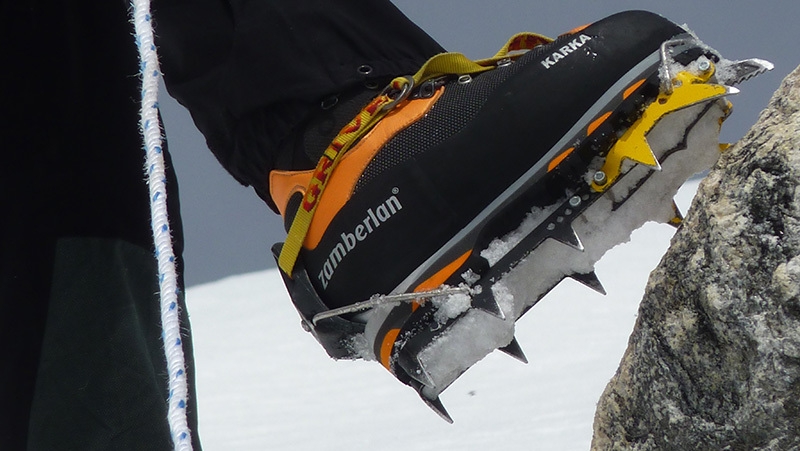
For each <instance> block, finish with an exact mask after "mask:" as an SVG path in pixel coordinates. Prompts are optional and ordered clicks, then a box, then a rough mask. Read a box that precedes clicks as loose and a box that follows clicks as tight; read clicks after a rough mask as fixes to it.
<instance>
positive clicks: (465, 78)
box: [458, 74, 472, 85]
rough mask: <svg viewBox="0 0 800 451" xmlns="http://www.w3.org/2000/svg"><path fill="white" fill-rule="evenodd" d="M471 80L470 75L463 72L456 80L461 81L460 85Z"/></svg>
mask: <svg viewBox="0 0 800 451" xmlns="http://www.w3.org/2000/svg"><path fill="white" fill-rule="evenodd" d="M471 81H472V76H470V75H469V74H465V75H462V76H460V77H458V82H459V83H461V84H462V85H465V84H467V83H469V82H471Z"/></svg>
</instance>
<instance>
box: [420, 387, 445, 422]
mask: <svg viewBox="0 0 800 451" xmlns="http://www.w3.org/2000/svg"><path fill="white" fill-rule="evenodd" d="M419 397H420V398H422V402H424V403H425V404H426V405H427V406H428V407H430V408H431V409H433V411H434V412H436V414H437V415H439V416H440V417H442V419H443V420H444V421H447V422H448V423H450V424H453V418H452V417H451V416H450V414H449V413H447V409H445V408H444V404H442V401H441V400H440V399H439V397H438V396H437V397H435V398H433V399H431V398H428V397H427V396H425V395H424V394H423V393H422V392H421V391H420V392H419Z"/></svg>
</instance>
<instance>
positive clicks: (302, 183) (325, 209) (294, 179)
mask: <svg viewBox="0 0 800 451" xmlns="http://www.w3.org/2000/svg"><path fill="white" fill-rule="evenodd" d="M442 92H444V88H439V89H438V90H437V91H436V92H435V93H434V95H433V96H432V97H430V98H428V99H418V100H412V101H410V102H407V103H406V104H405V105H402V106H401V107H398V108H396V109H394V110H392V111H391V112H390V113H389V114H387V115H386V117H384V118H383V119H381V121H380V122H378V124H377V125H375V128H373V129H372V130H370V131H369V132H368V133H367V134H366V135H365V136H364V137H363V138H361V140H360V141H359V142H358V143H356V144H355V145H354V146H353V148H352V149H350V150H349V151H348V152H347V153H346V154H345V155H344V156H343V157H342V159H341V162H340V163H339V165H338V166H337V168H336V170H335V171H334V172H333V173H332V174H331V175H330V177H331V179H330V181H329V184H330V187H331V188H330V189H328V190H326V191H325V193H324V194H323V195H322V198H321V200H320V202H319V205H318V206H317V210H316V212H315V213H314V218H313V219H312V221H311V227H310V228H309V230H308V235H306V238H305V241H304V243H303V247H305V248H307V249H314V248H316V247H317V245H318V244H319V242H320V240H321V239H322V235H323V234H324V233H325V230H327V228H328V225H330V223H331V221H332V220H333V218H334V217H335V216H336V214H337V213H339V210H341V209H342V207H343V206H344V204H346V203H347V201H348V200H350V196H351V195H352V194H353V189H354V188H355V186H356V183H357V182H358V179H359V178H360V177H361V174H363V173H364V170H365V169H366V168H367V165H368V164H369V163H370V161H372V159H373V158H375V155H376V154H377V153H378V152H379V151H380V150H381V149H382V148H383V146H384V145H385V144H386V142H387V141H389V140H390V139H392V138H393V137H394V136H395V135H397V134H398V133H400V132H401V131H403V130H404V129H405V128H406V127H408V126H409V125H411V124H413V123H415V122H416V121H418V120H419V119H420V118H421V117H422V116H424V115H425V114H427V113H428V111H430V109H431V107H433V105H434V104H435V103H436V101H437V100H439V97H441V95H442ZM313 172H314V171H313V170H308V171H272V172H270V174H269V185H270V186H269V191H270V195H272V199H273V200H274V201H275V204H276V205H277V206H278V209H279V210H280V212H281V215H283V216H284V217H285V216H286V204H287V203H288V202H289V198H290V197H291V196H292V194H294V193H297V192H299V193H301V194H303V195H305V191H306V189H307V187H308V185H309V182H310V180H311V177H312V174H313Z"/></svg>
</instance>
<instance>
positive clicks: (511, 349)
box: [497, 337, 528, 363]
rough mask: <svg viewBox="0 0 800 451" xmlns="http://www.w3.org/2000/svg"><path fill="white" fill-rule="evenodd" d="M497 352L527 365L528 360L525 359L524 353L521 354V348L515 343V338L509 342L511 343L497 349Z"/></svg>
mask: <svg viewBox="0 0 800 451" xmlns="http://www.w3.org/2000/svg"><path fill="white" fill-rule="evenodd" d="M497 349H498V350H500V351H502V352H504V353H506V354H508V355H510V356H511V357H514V358H515V359H517V360H519V361H520V362H522V363H528V358H527V357H525V353H524V352H522V347H521V346H520V345H519V342H518V341H517V337H514V338H513V339H512V340H511V343H509V344H507V345H505V346H503V347H502V348H497Z"/></svg>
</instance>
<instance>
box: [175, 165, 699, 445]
mask: <svg viewBox="0 0 800 451" xmlns="http://www.w3.org/2000/svg"><path fill="white" fill-rule="evenodd" d="M697 185H698V182H697V181H690V182H689V183H687V184H686V185H684V187H683V188H682V189H681V191H680V192H679V193H678V196H677V197H676V201H677V203H678V205H679V206H680V207H681V210H682V211H684V212H686V211H687V210H688V207H689V205H690V202H691V199H692V197H693V195H694V193H695V191H696V189H697ZM688 214H691V213H688ZM673 234H674V229H673V228H672V227H670V226H667V225H661V224H653V223H648V224H646V225H645V226H644V227H643V228H641V229H639V230H638V231H636V232H634V234H633V236H632V239H631V242H629V243H626V244H623V245H619V246H617V247H615V248H614V249H612V250H611V251H609V252H608V253H607V254H606V255H605V257H604V258H603V260H601V261H600V263H598V265H597V274H598V276H599V278H600V280H601V281H602V282H603V284H604V286H605V288H606V291H608V295H607V296H601V295H599V294H597V293H595V292H593V291H592V290H590V289H588V288H586V287H584V286H583V285H580V284H579V283H577V282H573V281H572V280H565V281H564V282H562V283H561V284H560V285H559V286H558V287H556V289H554V290H553V291H552V292H550V294H548V295H547V296H546V297H545V298H544V299H543V300H542V301H541V302H540V303H539V304H537V305H536V306H535V307H534V308H533V309H531V310H530V311H529V312H528V313H527V314H526V315H525V316H524V317H523V318H522V319H521V320H520V321H519V322H518V323H517V338H518V340H519V342H520V344H521V345H522V348H523V349H524V351H525V353H526V355H527V357H528V360H529V361H530V363H529V364H527V365H524V364H522V363H520V362H518V361H516V360H514V359H512V358H511V357H509V356H507V355H505V354H502V353H500V352H495V353H493V354H491V355H489V356H488V357H487V358H485V359H484V360H483V361H481V362H479V363H478V364H477V365H475V366H474V367H472V368H471V369H470V370H469V371H467V372H466V373H465V374H464V375H463V376H462V377H461V378H460V379H459V380H458V381H456V382H455V383H454V384H453V385H452V386H451V387H450V388H448V389H447V390H446V391H445V392H444V393H443V394H442V396H441V399H442V402H443V403H444V405H445V407H446V408H447V409H448V411H449V412H450V414H451V416H452V417H453V419H454V420H455V424H453V425H450V424H447V423H446V422H444V421H443V420H441V419H440V418H439V417H438V416H437V415H436V414H435V413H434V412H433V411H431V410H430V409H429V408H428V407H427V406H425V404H423V403H422V401H421V400H420V399H419V397H418V396H417V394H416V393H415V392H414V391H413V390H412V389H411V388H409V387H406V386H404V385H402V384H400V383H399V382H398V381H396V380H395V379H394V378H393V377H392V376H391V375H390V374H389V373H388V372H387V371H386V370H385V369H383V367H381V366H380V365H379V364H378V363H376V362H364V361H338V362H337V361H333V360H331V359H329V358H328V357H327V355H326V354H325V352H324V350H323V349H322V347H320V346H319V345H318V344H317V343H316V341H315V340H314V338H313V337H312V336H311V335H310V334H308V333H306V332H304V331H303V329H302V328H301V327H300V319H299V316H298V314H297V313H296V311H295V310H294V308H293V306H292V304H291V302H290V300H289V298H288V295H287V294H286V291H285V289H284V287H283V284H282V282H281V280H280V276H279V274H278V273H277V271H276V270H274V269H273V270H267V271H263V272H257V273H252V274H245V275H241V276H234V277H230V278H227V279H224V280H221V281H218V282H214V283H209V284H206V285H199V286H196V287H193V288H190V289H189V290H188V292H187V302H188V308H189V313H190V315H191V323H192V328H193V333H194V348H195V357H196V365H197V397H198V404H199V407H198V409H199V415H200V425H199V434H200V437H201V440H202V442H203V446H204V448H205V449H206V450H207V451H216V450H226V451H227V450H267V449H269V450H313V451H322V450H334V451H336V450H348V451H360V450H370V451H375V450H389V451H390V450H400V451H409V450H415V451H424V450H435V451H442V450H459V451H468V450H491V449H494V450H504V451H506V450H507V451H514V450H523V449H524V450H585V449H588V448H589V444H590V442H591V438H592V422H593V417H594V411H595V405H596V403H597V400H598V399H599V397H600V394H601V393H602V391H603V389H604V388H605V386H606V384H607V383H608V381H609V379H610V378H611V377H612V376H613V375H614V372H615V371H616V368H617V366H618V364H619V361H620V358H621V357H622V354H623V352H624V351H625V347H626V345H627V341H628V336H629V335H630V333H631V330H632V328H633V324H634V321H635V319H636V313H637V310H638V306H639V301H640V300H641V298H642V295H643V293H644V287H645V284H646V282H647V278H648V276H649V273H650V271H652V270H653V269H654V268H655V266H656V265H657V264H658V262H659V260H660V259H661V257H662V256H663V254H664V252H665V251H666V249H667V247H668V245H669V240H670V238H671V237H672V236H673Z"/></svg>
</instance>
